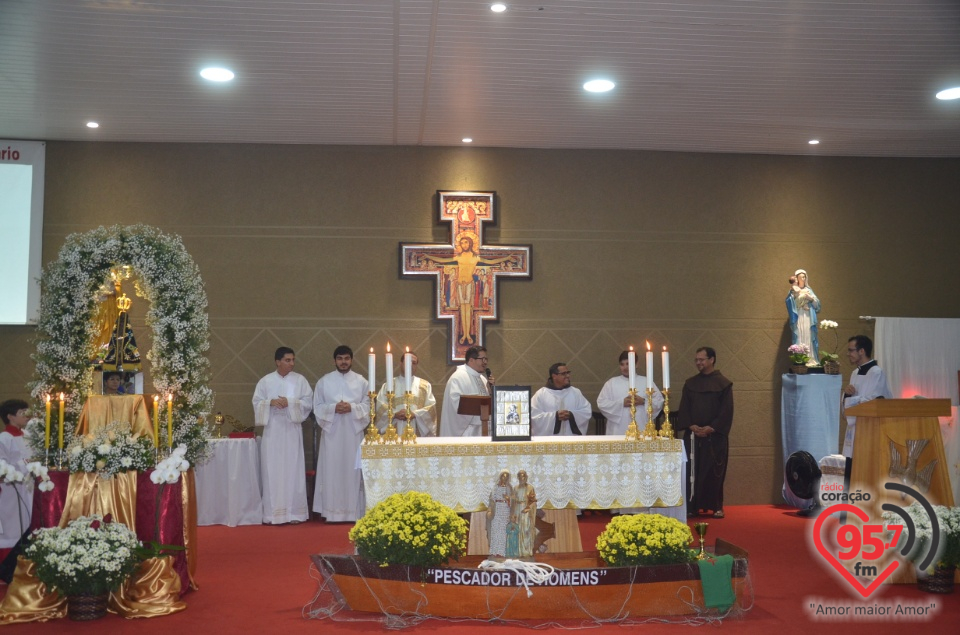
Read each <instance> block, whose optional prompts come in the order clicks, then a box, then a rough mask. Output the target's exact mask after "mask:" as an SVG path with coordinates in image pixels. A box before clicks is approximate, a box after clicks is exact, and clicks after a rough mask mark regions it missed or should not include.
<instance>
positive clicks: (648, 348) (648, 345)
mask: <svg viewBox="0 0 960 635" xmlns="http://www.w3.org/2000/svg"><path fill="white" fill-rule="evenodd" d="M647 350H648V351H649V350H650V342H647Z"/></svg>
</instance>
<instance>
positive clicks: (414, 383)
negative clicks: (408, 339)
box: [377, 353, 437, 437]
mask: <svg viewBox="0 0 960 635" xmlns="http://www.w3.org/2000/svg"><path fill="white" fill-rule="evenodd" d="M405 354H406V355H409V356H410V367H411V382H410V384H411V388H410V392H411V399H410V414H411V417H410V420H411V421H413V422H414V425H415V426H416V427H415V428H414V429H415V430H416V431H417V436H418V437H435V436H437V400H436V398H435V397H434V396H433V386H431V385H430V382H428V381H427V380H426V379H423V378H421V377H417V367H418V366H419V365H420V358H418V357H417V354H416V353H405ZM405 393H406V382H405V381H404V377H403V375H401V376H399V377H398V376H397V375H394V376H393V411H394V416H393V419H392V421H391V419H390V415H389V413H388V412H387V408H388V407H389V405H390V404H389V402H388V401H389V400H388V399H387V384H385V383H384V384H383V385H382V386H380V392H379V393H377V428H379V429H380V432H385V431H386V430H387V424H392V425H395V426H397V434H400V435H402V434H403V432H404V430H406V428H407V409H406V405H405V403H404V401H403V400H404V398H405V397H404V394H405Z"/></svg>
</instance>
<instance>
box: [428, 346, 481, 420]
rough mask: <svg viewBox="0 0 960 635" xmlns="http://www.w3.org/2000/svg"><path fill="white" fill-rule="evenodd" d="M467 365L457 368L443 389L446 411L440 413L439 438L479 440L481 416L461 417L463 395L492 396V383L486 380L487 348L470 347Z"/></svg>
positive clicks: (444, 408) (467, 354)
mask: <svg viewBox="0 0 960 635" xmlns="http://www.w3.org/2000/svg"><path fill="white" fill-rule="evenodd" d="M465 357H466V363H465V364H464V365H463V366H460V367H458V368H457V370H455V371H453V374H452V375H450V379H448V380H447V386H446V388H444V390H443V411H442V412H441V413H440V436H442V437H479V436H480V435H481V434H482V432H483V428H482V427H481V425H482V424H481V421H480V417H474V416H470V415H459V414H457V409H458V408H459V407H460V395H489V394H490V388H489V386H490V384H492V383H493V380H492V378H491V380H490V381H489V382H488V381H487V377H486V370H487V362H488V359H487V349H486V348H484V347H482V346H471V347H470V348H468V349H467V353H466V356H465Z"/></svg>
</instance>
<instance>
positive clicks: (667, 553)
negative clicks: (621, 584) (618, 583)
mask: <svg viewBox="0 0 960 635" xmlns="http://www.w3.org/2000/svg"><path fill="white" fill-rule="evenodd" d="M692 540H693V534H692V533H691V532H690V528H689V527H687V525H686V524H685V523H683V522H681V521H679V520H677V519H675V518H668V517H666V516H661V515H660V514H634V515H623V516H617V517H616V518H614V519H613V520H611V521H610V523H609V524H608V525H607V528H606V529H604V530H603V532H602V533H601V534H600V535H599V536H598V537H597V551H599V552H600V557H601V558H603V561H604V562H606V563H607V565H609V566H615V567H622V566H640V565H652V564H679V563H685V562H692V561H693V560H694V559H695V557H696V552H695V551H693V550H691V549H690V548H689V545H690V542H691V541H692Z"/></svg>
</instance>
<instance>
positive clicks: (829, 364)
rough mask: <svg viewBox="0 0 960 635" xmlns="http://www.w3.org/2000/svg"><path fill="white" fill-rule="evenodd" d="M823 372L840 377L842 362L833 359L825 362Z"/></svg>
mask: <svg viewBox="0 0 960 635" xmlns="http://www.w3.org/2000/svg"><path fill="white" fill-rule="evenodd" d="M823 372H824V374H826V375H839V374H840V362H838V361H836V360H832V359H828V360H825V361H824V362H823Z"/></svg>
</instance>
